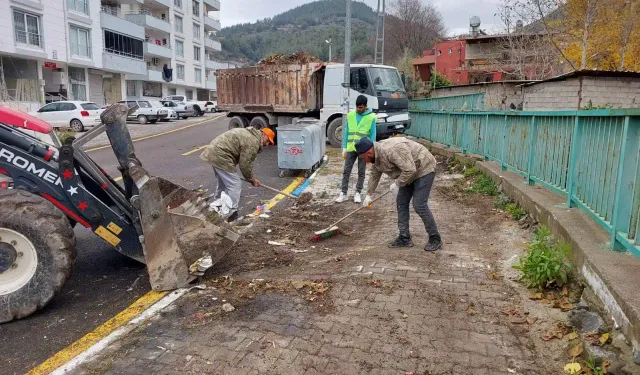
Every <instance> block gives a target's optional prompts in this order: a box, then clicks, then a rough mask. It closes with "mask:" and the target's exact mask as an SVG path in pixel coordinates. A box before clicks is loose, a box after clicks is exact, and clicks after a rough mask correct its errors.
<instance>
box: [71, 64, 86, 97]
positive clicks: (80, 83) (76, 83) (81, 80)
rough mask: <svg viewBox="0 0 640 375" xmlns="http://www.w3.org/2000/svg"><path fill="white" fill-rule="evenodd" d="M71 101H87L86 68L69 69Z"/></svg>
mask: <svg viewBox="0 0 640 375" xmlns="http://www.w3.org/2000/svg"><path fill="white" fill-rule="evenodd" d="M69 85H70V86H71V99H73V100H87V78H86V75H85V70H84V68H74V67H69Z"/></svg>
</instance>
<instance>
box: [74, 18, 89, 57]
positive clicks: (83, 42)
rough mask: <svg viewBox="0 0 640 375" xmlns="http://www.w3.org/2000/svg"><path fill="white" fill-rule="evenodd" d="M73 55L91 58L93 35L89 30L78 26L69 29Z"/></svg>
mask: <svg viewBox="0 0 640 375" xmlns="http://www.w3.org/2000/svg"><path fill="white" fill-rule="evenodd" d="M69 40H70V42H71V54H72V55H75V56H82V57H91V35H90V33H89V30H86V29H81V28H79V27H76V26H71V27H70V28H69Z"/></svg>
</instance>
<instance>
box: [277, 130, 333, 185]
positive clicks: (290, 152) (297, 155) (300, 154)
mask: <svg viewBox="0 0 640 375" xmlns="http://www.w3.org/2000/svg"><path fill="white" fill-rule="evenodd" d="M325 129H326V123H325V122H323V121H320V120H317V119H297V120H294V123H293V124H291V125H283V126H278V128H277V130H278V168H280V173H279V176H280V177H284V176H285V175H286V173H287V171H304V176H305V177H309V176H311V174H312V173H313V172H314V171H315V170H316V169H318V167H320V164H321V163H322V159H323V158H324V154H325V152H326V149H327V136H326V134H327V133H326V130H325Z"/></svg>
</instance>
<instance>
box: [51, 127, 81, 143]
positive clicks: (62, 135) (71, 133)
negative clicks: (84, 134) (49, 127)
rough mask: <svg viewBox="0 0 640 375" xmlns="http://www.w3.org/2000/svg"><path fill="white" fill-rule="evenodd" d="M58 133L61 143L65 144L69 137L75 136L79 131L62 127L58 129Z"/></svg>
mask: <svg viewBox="0 0 640 375" xmlns="http://www.w3.org/2000/svg"><path fill="white" fill-rule="evenodd" d="M56 134H57V135H58V139H60V143H62V144H64V141H66V140H67V138H71V137H75V136H76V134H77V133H76V132H74V131H72V130H69V129H62V130H56Z"/></svg>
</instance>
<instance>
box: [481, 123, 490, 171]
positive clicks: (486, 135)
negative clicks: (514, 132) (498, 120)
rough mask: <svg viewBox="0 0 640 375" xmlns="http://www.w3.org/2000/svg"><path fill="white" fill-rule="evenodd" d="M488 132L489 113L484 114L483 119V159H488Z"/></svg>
mask: <svg viewBox="0 0 640 375" xmlns="http://www.w3.org/2000/svg"><path fill="white" fill-rule="evenodd" d="M488 134H489V115H486V116H485V119H484V140H483V142H482V156H483V157H484V160H489V155H488V152H487V143H488V142H487V138H488Z"/></svg>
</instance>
